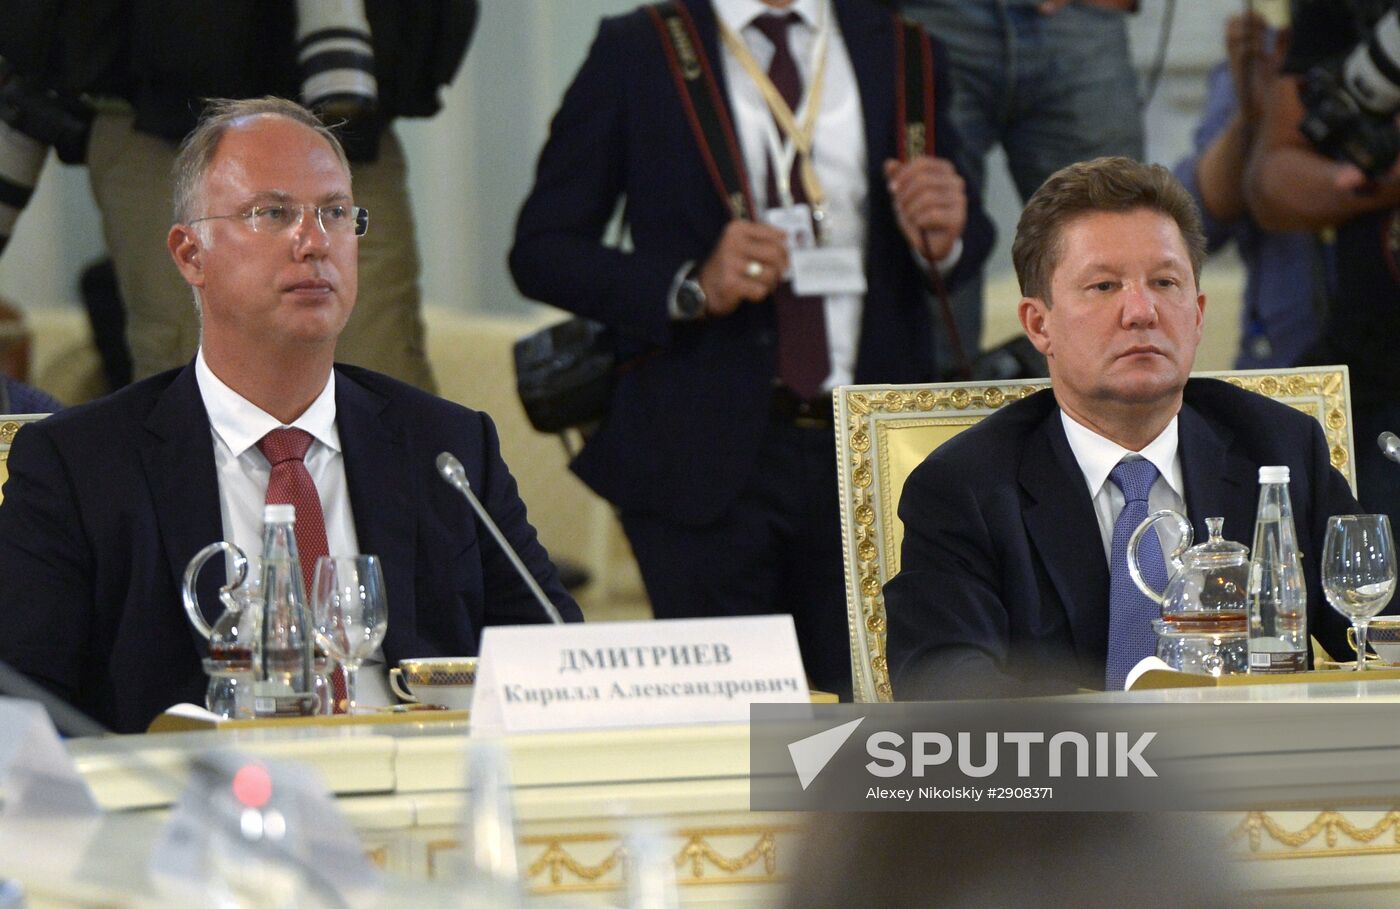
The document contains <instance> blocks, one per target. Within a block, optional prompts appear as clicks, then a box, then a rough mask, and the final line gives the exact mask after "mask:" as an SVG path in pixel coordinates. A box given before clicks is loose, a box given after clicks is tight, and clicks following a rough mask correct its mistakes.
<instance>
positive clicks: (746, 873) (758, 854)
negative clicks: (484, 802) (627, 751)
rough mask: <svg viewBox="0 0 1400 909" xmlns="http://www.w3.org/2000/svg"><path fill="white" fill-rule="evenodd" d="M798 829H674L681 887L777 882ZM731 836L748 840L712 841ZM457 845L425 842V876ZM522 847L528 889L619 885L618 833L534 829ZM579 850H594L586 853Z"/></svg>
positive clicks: (623, 859) (621, 849)
mask: <svg viewBox="0 0 1400 909" xmlns="http://www.w3.org/2000/svg"><path fill="white" fill-rule="evenodd" d="M797 831H798V828H797V827H796V826H758V825H746V826H735V827H700V828H687V829H682V830H676V831H673V832H672V833H671V834H670V836H671V837H673V838H676V839H679V840H680V841H681V845H680V847H679V848H678V849H677V851H676V853H675V859H674V860H675V863H676V881H677V883H678V884H681V885H682V886H692V885H698V884H770V883H771V884H776V883H780V882H782V881H783V880H784V878H783V876H782V875H781V874H779V872H778V849H779V846H778V840H779V837H780V836H784V835H788V834H795V833H797ZM733 837H740V838H743V839H745V840H749V841H750V842H751V843H752V845H750V846H748V848H747V849H744V850H743V851H739V852H737V853H736V852H734V851H731V850H728V849H723V848H721V847H719V846H716V845H715V843H714V841H715V840H718V839H721V838H733ZM460 847H461V843H460V841H458V840H456V839H441V840H434V841H432V842H430V843H428V846H427V849H428V876H429V877H436V876H437V871H438V862H439V861H440V856H441V853H443V852H449V851H452V850H456V849H459V848H460ZM520 847H521V866H522V872H521V877H522V878H523V879H524V881H525V883H526V885H527V886H528V887H529V888H530V892H531V893H535V894H548V893H574V892H580V891H602V890H615V889H618V888H619V887H621V886H622V885H623V874H624V872H625V870H626V863H627V850H626V847H625V846H624V845H623V834H621V833H611V832H608V833H601V832H600V833H565V834H535V835H530V836H522V837H520ZM579 847H584V848H583V849H580V848H579ZM589 847H591V848H589ZM609 847H611V848H609ZM600 851H601V853H602V854H601V855H599V853H600ZM583 853H592V855H591V856H589V857H586V858H585V857H583V855H582V854H583Z"/></svg>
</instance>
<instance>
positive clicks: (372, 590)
mask: <svg viewBox="0 0 1400 909" xmlns="http://www.w3.org/2000/svg"><path fill="white" fill-rule="evenodd" d="M311 603H312V607H311V608H312V611H313V612H314V614H315V617H314V619H313V621H314V622H315V625H316V639H317V640H318V641H320V642H321V646H322V647H324V648H325V649H326V652H327V653H328V654H330V655H331V656H332V657H334V658H335V660H336V662H338V663H340V665H341V666H343V667H344V668H345V699H346V702H347V703H346V708H345V712H346V713H354V712H355V674H356V673H357V672H359V669H360V664H361V663H363V662H364V661H365V659H366V658H367V657H369V656H370V655H371V654H373V653H374V651H375V648H377V647H378V646H379V644H380V643H381V642H382V641H383V640H384V631H385V629H387V628H388V626H389V611H388V606H387V604H386V601H385V597H384V572H383V569H382V568H381V567H380V564H379V557H378V556H372V555H354V556H321V557H320V558H319V559H317V560H316V573H315V577H314V580H313V581H312V594H311Z"/></svg>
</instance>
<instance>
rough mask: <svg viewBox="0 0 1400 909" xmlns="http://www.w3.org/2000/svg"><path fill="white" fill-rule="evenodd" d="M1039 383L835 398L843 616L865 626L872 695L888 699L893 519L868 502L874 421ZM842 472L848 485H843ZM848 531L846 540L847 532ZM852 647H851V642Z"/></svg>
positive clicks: (980, 406) (872, 490) (996, 397)
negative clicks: (844, 553)
mask: <svg viewBox="0 0 1400 909" xmlns="http://www.w3.org/2000/svg"><path fill="white" fill-rule="evenodd" d="M1046 387H1048V386H1047V385H1046V384H1045V383H1034V384H1031V385H1005V386H1000V385H980V386H916V387H910V388H907V389H900V388H869V389H866V390H863V391H851V392H849V393H846V394H845V395H844V396H843V397H842V398H841V401H842V404H843V405H844V413H845V416H844V418H843V419H844V422H843V423H842V424H841V426H840V431H841V434H842V440H841V441H842V457H847V456H849V458H850V469H849V474H843V476H842V478H841V482H842V485H843V488H842V490H841V495H842V498H843V506H844V507H843V508H842V521H843V522H844V521H846V520H847V515H848V514H849V515H850V520H851V522H853V524H854V525H855V526H854V527H847V528H844V531H845V533H846V534H847V535H848V536H847V538H846V539H847V545H852V546H854V554H855V559H854V560H851V559H850V558H849V553H848V561H854V562H855V565H856V567H855V569H854V577H853V578H849V579H848V582H850V583H852V585H853V587H854V589H855V590H857V591H858V592H859V607H858V608H859V614H858V615H856V614H853V615H852V617H851V618H852V621H853V622H857V621H858V622H859V623H860V624H861V625H862V626H864V628H865V629H866V631H867V634H866V635H865V649H866V650H867V651H868V652H867V653H866V654H865V655H864V656H865V659H864V660H863V661H862V662H863V664H865V665H869V666H870V667H871V675H872V676H873V678H872V683H873V685H874V688H875V693H876V698H877V700H880V701H892V700H894V694H893V691H892V690H891V688H890V679H889V669H888V662H887V660H886V657H885V629H886V620H885V599H884V593H883V585H884V580H885V577H886V574H887V571H886V566H887V564H888V563H889V562H890V561H891V553H889V552H886V551H885V546H887V545H888V542H887V541H889V540H891V539H892V535H891V530H890V527H891V525H892V524H893V521H894V520H895V518H894V515H893V514H881V513H880V512H879V510H878V509H877V507H876V501H877V497H878V494H879V492H880V491H879V490H878V488H877V487H878V486H879V485H880V482H881V481H880V480H879V479H877V478H879V477H881V476H883V475H884V474H882V470H883V468H882V466H881V465H879V464H878V463H876V461H875V459H874V458H873V457H872V447H873V446H872V438H874V437H876V436H877V435H878V433H879V431H880V422H881V420H883V419H885V418H886V417H887V416H889V415H893V414H901V415H905V418H907V417H908V415H909V414H918V415H920V417H919V418H920V419H922V416H923V415H927V416H928V417H929V418H930V419H932V420H938V419H939V418H940V417H943V418H958V419H965V417H963V415H964V414H967V413H969V412H973V411H981V410H997V409H999V408H1001V407H1003V406H1005V405H1006V404H1010V403H1012V402H1014V401H1019V400H1020V399H1021V398H1023V397H1025V396H1026V395H1028V394H1034V393H1035V392H1036V391H1039V390H1040V389H1042V388H1046ZM847 477H849V488H846V487H847V484H848V479H847ZM886 492H887V493H888V491H886ZM888 498H889V495H888V494H887V495H886V499H888ZM887 507H888V508H889V509H890V510H891V511H892V510H893V507H894V503H893V502H889V503H888V505H887ZM852 533H853V534H854V540H851V539H850V536H849V535H850V534H852ZM882 543H884V545H882ZM850 570H851V569H850V568H849V567H848V571H850ZM852 646H853V647H855V646H857V645H856V644H855V643H854V642H853V643H852Z"/></svg>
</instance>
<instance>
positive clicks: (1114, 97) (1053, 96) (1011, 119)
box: [904, 0, 1143, 364]
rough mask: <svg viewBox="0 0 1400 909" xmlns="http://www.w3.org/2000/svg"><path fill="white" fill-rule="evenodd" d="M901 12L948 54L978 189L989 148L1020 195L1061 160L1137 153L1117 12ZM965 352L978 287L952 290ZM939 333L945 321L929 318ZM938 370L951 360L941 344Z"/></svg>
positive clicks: (912, 3)
mask: <svg viewBox="0 0 1400 909" xmlns="http://www.w3.org/2000/svg"><path fill="white" fill-rule="evenodd" d="M904 13H905V14H906V15H908V16H909V17H911V18H913V19H916V20H918V21H919V22H921V23H922V24H923V25H924V27H925V28H926V29H928V31H929V33H930V34H931V35H933V36H934V37H935V38H937V39H938V40H939V41H941V42H942V43H943V45H944V46H945V47H946V48H947V54H948V60H947V62H948V64H949V66H950V69H951V70H952V74H953V109H952V112H951V113H952V117H953V123H954V124H955V125H956V126H957V128H958V135H959V136H960V137H961V138H962V141H963V151H964V155H965V157H966V159H967V160H965V161H962V162H959V163H960V164H962V166H963V167H964V168H965V172H966V173H968V174H969V175H971V177H972V178H973V180H974V181H975V182H976V183H977V185H978V186H985V185H986V180H985V176H986V164H985V159H986V155H987V152H989V151H990V150H991V148H992V146H993V145H995V144H998V143H1000V145H1001V146H1002V148H1003V149H1004V150H1005V151H1006V158H1007V162H1008V164H1009V167H1010V169H1011V178H1012V180H1013V181H1014V182H1015V184H1016V190H1017V191H1018V192H1019V193H1020V195H1021V199H1022V200H1023V201H1024V200H1025V199H1028V198H1029V197H1030V195H1031V193H1033V192H1035V191H1036V189H1038V188H1039V187H1040V184H1041V183H1044V182H1045V178H1046V177H1048V176H1050V175H1051V174H1052V173H1054V172H1055V171H1057V170H1059V169H1060V168H1062V167H1064V166H1065V165H1067V164H1072V163H1074V162H1076V161H1084V160H1087V159H1089V158H1096V157H1099V156H1101V155H1127V156H1128V157H1130V158H1138V159H1141V158H1142V155H1143V130H1142V112H1141V110H1140V109H1139V105H1138V98H1137V90H1136V86H1137V80H1136V77H1135V75H1134V72H1133V66H1132V58H1131V55H1130V53H1129V49H1128V32H1127V26H1126V23H1125V22H1124V20H1123V14H1122V13H1117V12H1112V11H1109V10H1102V9H1097V8H1094V7H1090V6H1083V5H1080V4H1074V5H1071V6H1068V7H1065V8H1064V9H1062V10H1060V11H1059V12H1058V13H1055V14H1054V15H1051V16H1044V15H1041V14H1040V13H1039V12H1037V11H1036V9H1035V7H1034V6H1029V5H1025V4H1024V3H1017V2H1014V0H905V2H904ZM951 303H952V307H953V313H954V318H955V320H956V322H957V325H958V333H959V334H960V335H961V336H962V343H963V347H964V349H965V350H966V351H967V352H968V355H969V356H972V355H974V354H975V352H976V349H977V343H978V338H979V337H980V335H981V333H982V282H981V280H980V278H979V279H978V280H970V281H966V282H964V283H963V284H962V286H960V287H959V288H958V289H957V291H956V292H955V293H954V294H952V298H951ZM934 324H935V325H936V326H938V328H937V329H936V332H935V333H936V334H938V335H941V334H942V328H941V326H942V319H941V318H940V317H939V316H938V314H937V313H935V314H934ZM938 362H939V364H949V363H951V362H952V360H951V355H950V352H949V348H948V347H947V344H946V341H944V340H943V339H942V338H940V339H939V344H938Z"/></svg>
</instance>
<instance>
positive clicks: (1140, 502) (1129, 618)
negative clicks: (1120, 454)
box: [1104, 458, 1167, 691]
mask: <svg viewBox="0 0 1400 909" xmlns="http://www.w3.org/2000/svg"><path fill="white" fill-rule="evenodd" d="M1108 478H1109V479H1110V480H1112V481H1113V485H1115V486H1117V487H1118V488H1119V489H1121V490H1122V491H1123V498H1124V499H1125V501H1124V503H1123V510H1122V511H1121V512H1119V514H1118V520H1117V521H1115V522H1114V524H1113V546H1112V548H1111V551H1110V553H1109V559H1108V666H1107V668H1106V671H1105V672H1104V687H1105V688H1106V689H1108V690H1109V691H1121V690H1122V689H1123V681H1124V680H1125V679H1126V678H1127V677H1128V671H1129V670H1130V669H1132V668H1133V667H1134V666H1136V665H1137V664H1138V662H1139V661H1140V660H1142V658H1143V657H1149V656H1152V655H1153V654H1154V653H1156V652H1157V635H1156V633H1155V632H1153V630H1152V620H1153V619H1155V618H1159V617H1160V616H1161V613H1162V609H1161V607H1160V606H1158V605H1157V604H1156V603H1154V602H1152V601H1151V600H1150V599H1148V598H1147V597H1146V596H1144V595H1143V593H1142V591H1141V590H1138V588H1137V585H1136V584H1134V583H1133V578H1132V576H1131V575H1130V574H1128V538H1129V537H1131V536H1132V535H1133V531H1134V530H1136V529H1137V526H1138V525H1139V524H1141V523H1142V522H1143V520H1145V519H1146V518H1147V493H1148V492H1149V491H1150V490H1151V489H1152V484H1153V483H1155V482H1156V481H1157V468H1156V467H1153V466H1152V462H1151V461H1147V460H1143V459H1140V458H1135V459H1133V460H1124V461H1119V462H1118V466H1117V467H1115V468H1113V472H1112V473H1110V474H1109V475H1108ZM1137 556H1138V570H1139V571H1141V572H1142V577H1143V580H1145V581H1147V583H1148V586H1150V587H1152V588H1153V589H1155V590H1159V591H1160V590H1162V589H1163V588H1165V587H1166V586H1167V565H1166V561H1165V560H1164V559H1163V557H1162V545H1161V543H1159V542H1158V540H1157V533H1156V531H1155V530H1152V531H1149V532H1147V533H1145V534H1143V535H1142V541H1141V542H1140V543H1139V544H1138V553H1137Z"/></svg>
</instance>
